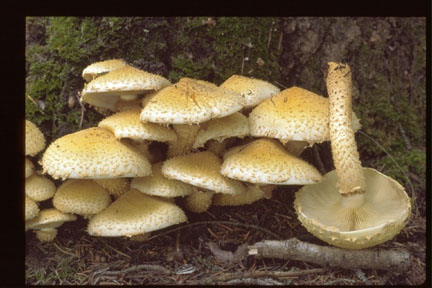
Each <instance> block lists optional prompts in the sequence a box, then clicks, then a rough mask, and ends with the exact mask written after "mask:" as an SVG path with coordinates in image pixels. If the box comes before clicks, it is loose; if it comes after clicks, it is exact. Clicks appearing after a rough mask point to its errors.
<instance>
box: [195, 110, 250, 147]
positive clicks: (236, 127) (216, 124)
mask: <svg viewBox="0 0 432 288" xmlns="http://www.w3.org/2000/svg"><path fill="white" fill-rule="evenodd" d="M248 135H249V121H248V119H247V117H246V116H244V115H243V114H241V113H240V112H236V113H233V114H231V115H229V116H226V117H223V118H218V119H212V120H209V121H207V122H204V123H202V124H201V125H200V130H199V131H198V134H197V136H196V138H195V142H194V144H193V148H195V149H197V148H199V147H204V145H205V143H206V142H207V141H208V140H210V139H215V140H217V141H219V142H222V141H223V140H224V139H226V138H229V137H239V138H243V137H245V136H248Z"/></svg>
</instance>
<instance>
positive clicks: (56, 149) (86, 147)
mask: <svg viewBox="0 0 432 288" xmlns="http://www.w3.org/2000/svg"><path fill="white" fill-rule="evenodd" d="M42 167H43V172H44V173H48V174H50V175H51V176H52V177H53V178H54V179H58V178H62V179H66V178H78V179H80V178H89V179H104V178H118V177H143V176H146V175H150V173H151V164H150V162H149V161H148V159H147V158H146V157H145V156H144V155H143V154H141V153H140V152H139V151H138V150H137V149H136V148H134V147H133V146H131V145H130V144H127V143H123V142H120V141H118V140H117V139H116V138H115V136H114V135H113V134H112V133H111V132H109V131H108V130H105V129H102V128H99V127H93V128H88V129H84V130H81V131H78V132H75V133H72V134H68V135H65V136H63V137H61V138H58V139H57V140H55V141H54V142H52V143H51V145H50V146H49V147H48V148H47V149H46V151H45V153H44V155H43V157H42Z"/></svg>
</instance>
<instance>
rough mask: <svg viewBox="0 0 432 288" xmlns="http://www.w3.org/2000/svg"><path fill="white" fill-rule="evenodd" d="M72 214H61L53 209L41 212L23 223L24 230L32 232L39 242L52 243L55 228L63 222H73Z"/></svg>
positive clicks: (55, 234) (55, 232)
mask: <svg viewBox="0 0 432 288" xmlns="http://www.w3.org/2000/svg"><path fill="white" fill-rule="evenodd" d="M76 219H77V217H76V216H75V215H73V214H68V213H63V212H61V211H59V210H57V209H55V208H48V209H44V210H41V211H40V212H39V214H38V216H36V217H35V218H33V219H30V220H28V221H26V222H25V230H26V231H27V230H30V229H31V230H34V232H35V233H36V237H37V238H38V239H39V241H42V242H49V241H53V240H54V238H55V237H56V236H57V228H58V227H60V226H61V225H62V224H63V223H64V222H68V221H75V220H76Z"/></svg>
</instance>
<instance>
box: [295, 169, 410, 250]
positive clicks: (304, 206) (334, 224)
mask: <svg viewBox="0 0 432 288" xmlns="http://www.w3.org/2000/svg"><path fill="white" fill-rule="evenodd" d="M363 173H364V176H365V179H366V193H365V198H364V202H363V205H362V206H361V207H360V208H358V209H356V211H355V213H354V214H353V213H352V211H353V210H352V209H350V208H346V207H344V206H343V205H342V203H341V196H340V194H339V192H338V189H337V188H336V182H337V179H338V177H337V174H336V171H335V170H333V171H331V172H329V173H327V174H326V175H325V176H324V180H323V181H322V182H321V183H318V184H314V185H308V186H304V187H303V188H301V189H300V190H299V191H298V192H296V196H295V197H296V198H295V201H294V206H295V209H296V211H297V215H298V218H299V220H300V222H301V223H302V224H303V225H304V226H305V227H306V229H307V230H308V231H309V232H310V233H312V234H313V235H315V236H316V237H318V238H319V239H321V240H323V241H325V242H327V243H329V244H332V245H335V246H339V247H342V248H346V249H362V248H368V247H372V246H375V245H378V244H381V243H383V242H385V241H388V240H390V239H392V238H393V237H394V236H395V235H397V234H398V233H399V232H400V230H402V228H403V227H404V226H405V225H406V223H407V221H408V218H409V215H410V213H411V203H410V199H409V197H408V195H407V194H406V192H405V190H404V188H403V187H402V186H401V185H400V184H399V183H398V182H396V181H395V180H393V179H392V178H390V177H388V176H386V175H384V174H382V173H380V172H378V171H376V170H375V169H372V168H363Z"/></svg>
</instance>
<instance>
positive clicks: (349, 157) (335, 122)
mask: <svg viewBox="0 0 432 288" xmlns="http://www.w3.org/2000/svg"><path fill="white" fill-rule="evenodd" d="M328 65H329V69H328V75H327V78H326V85H327V91H328V95H329V117H330V121H329V122H330V141H331V148H332V154H333V162H334V165H335V168H336V173H337V176H338V183H337V187H338V189H339V193H340V194H341V201H342V205H343V206H344V207H345V208H349V209H355V208H358V207H360V206H361V205H362V204H363V202H364V195H365V188H366V184H365V178H364V175H363V169H362V165H361V162H360V159H359V153H358V151H357V145H356V142H355V137H354V131H353V127H352V100H351V99H352V81H351V69H350V68H349V66H348V65H346V64H341V63H334V62H330V63H328Z"/></svg>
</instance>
